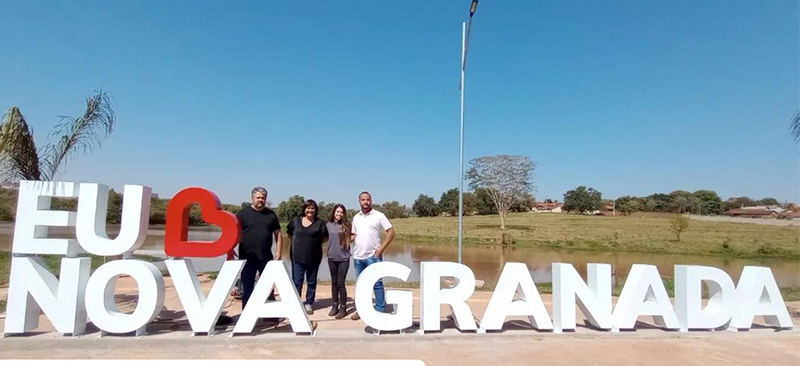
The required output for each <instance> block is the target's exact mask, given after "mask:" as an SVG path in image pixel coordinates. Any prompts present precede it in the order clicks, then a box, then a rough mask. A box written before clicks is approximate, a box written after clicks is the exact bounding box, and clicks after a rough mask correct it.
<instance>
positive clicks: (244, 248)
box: [236, 206, 281, 260]
mask: <svg viewBox="0 0 800 366" xmlns="http://www.w3.org/2000/svg"><path fill="white" fill-rule="evenodd" d="M236 217H237V218H238V219H239V223H240V224H241V225H242V237H241V238H240V239H239V258H241V259H258V260H265V259H266V260H272V240H273V237H274V235H273V233H274V232H275V230H280V229H281V224H280V222H279V221H278V216H277V215H275V212H273V211H272V210H270V209H268V208H264V209H263V210H261V211H256V210H255V209H254V208H253V207H252V206H247V207H245V208H243V209H241V210H240V211H239V212H238V213H236Z"/></svg>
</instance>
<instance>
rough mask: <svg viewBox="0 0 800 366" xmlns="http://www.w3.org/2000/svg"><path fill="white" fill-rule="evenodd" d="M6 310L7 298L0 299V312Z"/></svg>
mask: <svg viewBox="0 0 800 366" xmlns="http://www.w3.org/2000/svg"><path fill="white" fill-rule="evenodd" d="M5 312H6V299H2V300H0V314H2V313H5Z"/></svg>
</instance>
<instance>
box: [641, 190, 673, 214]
mask: <svg viewBox="0 0 800 366" xmlns="http://www.w3.org/2000/svg"><path fill="white" fill-rule="evenodd" d="M645 202H646V206H647V211H650V212H670V209H671V208H672V196H670V195H668V194H664V193H653V194H651V195H649V196H647V197H646V198H645Z"/></svg>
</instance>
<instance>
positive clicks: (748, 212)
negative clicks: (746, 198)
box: [726, 206, 786, 218]
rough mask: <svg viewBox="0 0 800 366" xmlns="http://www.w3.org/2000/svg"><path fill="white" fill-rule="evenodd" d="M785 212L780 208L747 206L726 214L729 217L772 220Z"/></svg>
mask: <svg viewBox="0 0 800 366" xmlns="http://www.w3.org/2000/svg"><path fill="white" fill-rule="evenodd" d="M784 211H786V210H784V209H783V208H782V207H780V206H746V207H742V208H734V209H732V210H729V211H728V212H726V214H727V215H728V216H733V217H761V218H771V217H778V215H779V214H781V213H783V212H784Z"/></svg>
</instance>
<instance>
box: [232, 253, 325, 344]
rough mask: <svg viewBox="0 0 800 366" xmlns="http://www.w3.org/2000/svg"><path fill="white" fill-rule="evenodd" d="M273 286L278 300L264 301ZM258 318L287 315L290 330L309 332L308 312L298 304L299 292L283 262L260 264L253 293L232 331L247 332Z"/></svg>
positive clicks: (249, 331)
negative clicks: (261, 269) (290, 326)
mask: <svg viewBox="0 0 800 366" xmlns="http://www.w3.org/2000/svg"><path fill="white" fill-rule="evenodd" d="M273 287H274V288H277V289H278V293H280V295H281V300H280V301H269V302H267V298H269V294H270V293H271V292H272V288H273ZM259 318H287V319H289V323H290V324H291V325H292V331H294V332H295V333H308V334H311V331H312V330H311V322H310V321H309V320H308V314H306V311H305V310H304V309H303V304H302V303H300V295H298V294H297V288H295V287H294V284H293V283H292V280H290V279H289V272H288V271H287V270H286V267H284V264H283V261H269V262H268V263H267V265H266V267H264V272H261V277H259V279H258V283H256V288H255V289H253V295H251V296H250V299H249V300H248V301H247V306H246V307H245V308H244V309H243V310H242V315H240V316H239V321H238V322H236V326H235V327H233V333H234V334H238V333H251V332H252V331H253V327H255V325H256V320H258V319H259Z"/></svg>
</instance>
